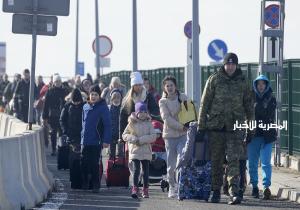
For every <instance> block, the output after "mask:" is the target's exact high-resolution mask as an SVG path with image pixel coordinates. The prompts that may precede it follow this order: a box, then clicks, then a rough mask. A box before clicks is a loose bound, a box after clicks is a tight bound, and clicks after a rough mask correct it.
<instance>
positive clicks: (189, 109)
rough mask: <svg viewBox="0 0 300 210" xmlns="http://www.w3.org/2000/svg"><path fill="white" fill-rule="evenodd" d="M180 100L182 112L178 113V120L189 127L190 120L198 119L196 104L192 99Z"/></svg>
mask: <svg viewBox="0 0 300 210" xmlns="http://www.w3.org/2000/svg"><path fill="white" fill-rule="evenodd" d="M179 102H180V112H179V113H178V120H179V122H180V123H181V124H183V125H185V126H187V127H188V126H189V123H190V122H193V121H197V112H196V108H195V104H194V102H193V101H191V100H187V101H179Z"/></svg>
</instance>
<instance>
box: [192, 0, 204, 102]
mask: <svg viewBox="0 0 300 210" xmlns="http://www.w3.org/2000/svg"><path fill="white" fill-rule="evenodd" d="M192 24H193V26H192V32H193V35H192V39H193V41H192V43H193V44H192V46H193V54H192V58H193V88H192V90H193V101H195V102H196V103H197V104H199V105H200V100H201V94H202V88H201V72H200V62H199V33H200V31H199V0H193V21H192Z"/></svg>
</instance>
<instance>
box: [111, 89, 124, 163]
mask: <svg viewBox="0 0 300 210" xmlns="http://www.w3.org/2000/svg"><path fill="white" fill-rule="evenodd" d="M121 104H122V92H121V91H120V90H119V89H117V88H114V89H113V90H112V91H111V93H110V105H109V112H110V116H111V125H112V141H111V144H110V154H109V158H110V159H114V158H115V156H116V154H118V156H119V157H120V156H121V155H122V156H123V149H122V148H123V143H118V140H119V130H120V129H119V127H120V110H121ZM116 147H117V148H116Z"/></svg>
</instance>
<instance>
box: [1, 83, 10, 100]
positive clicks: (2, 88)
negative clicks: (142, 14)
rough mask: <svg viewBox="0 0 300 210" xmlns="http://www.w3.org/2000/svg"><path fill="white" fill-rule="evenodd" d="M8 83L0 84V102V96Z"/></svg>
mask: <svg viewBox="0 0 300 210" xmlns="http://www.w3.org/2000/svg"><path fill="white" fill-rule="evenodd" d="M9 83H10V82H9V81H2V82H0V97H1V98H0V100H2V96H3V94H4V90H5V88H6V87H7V85H8V84H9Z"/></svg>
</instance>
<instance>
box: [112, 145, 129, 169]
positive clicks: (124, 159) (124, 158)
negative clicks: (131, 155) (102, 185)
mask: <svg viewBox="0 0 300 210" xmlns="http://www.w3.org/2000/svg"><path fill="white" fill-rule="evenodd" d="M122 144H123V145H124V146H123V154H124V157H123V165H125V163H126V156H125V155H126V154H125V153H126V151H125V144H126V142H124V141H123V142H122ZM115 164H116V155H114V160H113V165H115Z"/></svg>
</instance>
